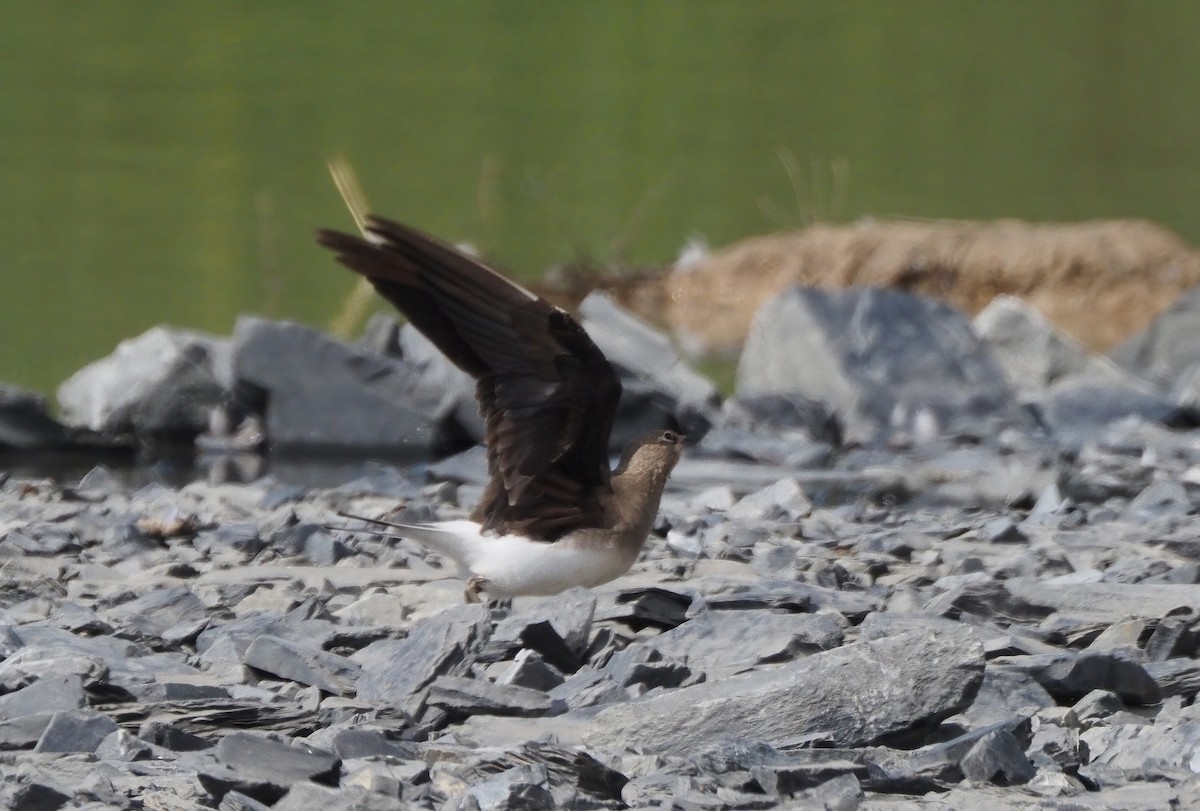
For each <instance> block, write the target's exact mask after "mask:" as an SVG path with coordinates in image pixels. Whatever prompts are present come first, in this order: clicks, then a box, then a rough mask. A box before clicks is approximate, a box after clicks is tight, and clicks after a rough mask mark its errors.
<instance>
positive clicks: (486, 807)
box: [458, 765, 558, 811]
mask: <svg viewBox="0 0 1200 811" xmlns="http://www.w3.org/2000/svg"><path fill="white" fill-rule="evenodd" d="M547 783H548V778H547V776H546V770H545V769H544V768H542V767H540V766H537V765H529V766H514V767H513V768H511V769H508V770H506V771H503V772H501V773H500V774H497V775H494V776H492V777H489V778H487V779H486V780H484V781H483V782H481V783H478V784H476V785H474V786H472V787H471V788H470V790H469V791H467V792H466V794H465V795H463V796H462V797H461V798H460V799H459V801H458V803H459V804H458V807H459V808H478V809H480V811H525V810H526V809H528V811H538V809H545V811H551V810H552V809H554V808H556V807H558V806H557V805H556V803H555V802H554V795H552V794H551V793H550V790H549V789H548V788H547Z"/></svg>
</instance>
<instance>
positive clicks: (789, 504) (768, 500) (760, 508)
mask: <svg viewBox="0 0 1200 811" xmlns="http://www.w3.org/2000/svg"><path fill="white" fill-rule="evenodd" d="M810 512H812V502H811V501H809V500H808V496H807V495H805V493H804V488H803V487H801V486H800V483H799V482H797V481H796V480H795V479H780V480H779V481H777V482H775V483H774V484H772V485H769V486H768V487H764V488H763V489H762V490H758V491H756V492H754V493H750V494H749V495H747V496H744V497H743V498H742V499H741V500H739V501H738V503H737V504H734V505H733V506H732V507H730V508H729V510H727V511H726V515H727V516H728V517H729V519H730V520H732V521H796V520H798V519H800V518H803V517H804V516H806V515H808V514H809V513H810Z"/></svg>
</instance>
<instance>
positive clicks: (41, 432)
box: [0, 383, 68, 450]
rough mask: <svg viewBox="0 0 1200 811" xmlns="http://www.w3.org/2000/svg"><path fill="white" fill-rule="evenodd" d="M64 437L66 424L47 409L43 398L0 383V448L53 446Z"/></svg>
mask: <svg viewBox="0 0 1200 811" xmlns="http://www.w3.org/2000/svg"><path fill="white" fill-rule="evenodd" d="M67 440H68V432H67V429H66V427H65V426H63V425H62V423H60V422H59V421H58V420H56V419H54V418H53V417H51V416H50V414H49V412H47V410H46V398H45V397H42V396H41V395H40V394H34V393H33V392H31V391H25V390H24V389H19V388H17V387H16V386H10V385H8V384H6V383H0V449H3V448H20V449H23V450H34V449H47V448H57V447H59V446H61V445H64V444H65V443H66V442H67Z"/></svg>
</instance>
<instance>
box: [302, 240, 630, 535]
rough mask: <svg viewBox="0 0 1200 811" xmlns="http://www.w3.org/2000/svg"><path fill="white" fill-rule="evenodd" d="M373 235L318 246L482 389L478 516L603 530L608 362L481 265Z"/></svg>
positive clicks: (617, 387) (579, 333) (615, 384)
mask: <svg viewBox="0 0 1200 811" xmlns="http://www.w3.org/2000/svg"><path fill="white" fill-rule="evenodd" d="M367 230H368V232H369V234H370V239H363V238H360V237H357V236H351V235H349V234H343V233H339V232H336V231H321V232H320V234H319V237H318V239H319V241H320V243H321V244H322V245H324V246H326V247H328V248H330V249H332V250H333V251H335V252H336V253H337V254H338V260H339V261H340V262H341V263H342V264H344V265H346V266H347V267H349V268H350V269H352V270H354V271H356V272H358V273H360V274H362V275H363V276H365V277H366V278H367V279H369V280H370V282H371V284H372V285H374V287H375V289H376V290H377V291H378V292H379V294H380V295H382V296H383V297H384V298H386V299H387V300H388V301H390V302H391V303H392V304H394V305H395V306H396V308H397V309H399V310H400V311H401V312H402V313H404V315H405V316H407V317H408V320H409V321H410V322H411V323H412V324H413V326H415V327H416V328H417V329H419V330H420V331H421V332H422V333H424V334H425V336H426V337H428V338H429V340H431V341H432V342H433V343H434V344H435V345H436V346H437V347H438V348H439V349H440V350H441V351H442V352H443V354H445V355H446V357H448V358H449V359H450V360H451V361H452V362H453V363H454V364H455V365H456V366H458V367H459V368H460V369H462V370H464V371H465V372H467V373H468V374H470V375H471V376H472V377H474V378H475V379H476V381H477V384H476V390H475V394H476V399H478V401H479V407H480V413H481V414H482V415H483V418H484V421H485V426H486V434H485V441H486V442H487V448H488V467H489V473H490V475H491V479H490V481H489V483H488V486H487V488H486V490H485V491H484V496H483V499H482V500H481V501H480V503H479V506H478V507H477V508H476V510H475V513H474V514H473V516H472V517H473V518H474V519H475V520H477V521H479V522H480V523H481V524H483V526H484V529H486V530H491V531H496V532H502V533H503V532H519V533H522V534H526V535H529V536H530V537H533V538H538V539H540V540H546V541H553V540H555V539H557V538H558V537H560V536H561V535H563V534H565V533H566V532H569V531H570V530H572V529H575V528H577V527H584V526H597V525H598V524H599V523H600V521H601V520H602V518H603V508H602V505H601V498H602V495H603V493H604V492H606V491H607V489H608V485H609V467H608V438H609V434H610V433H611V431H612V422H613V415H614V413H615V411H616V407H617V401H618V400H619V399H620V395H621V384H620V382H619V381H618V380H617V376H616V373H615V372H614V371H613V369H612V366H611V365H610V364H609V363H608V360H607V359H606V358H605V357H604V355H603V354H602V353H601V352H600V350H599V349H598V348H597V347H596V345H595V344H594V343H593V342H592V340H591V339H590V338H589V337H588V336H587V333H585V332H584V331H583V328H582V327H580V326H579V324H578V322H576V321H575V320H574V319H573V318H571V316H569V315H568V314H567V313H565V312H564V311H562V310H561V309H559V308H557V307H554V306H553V305H551V304H550V303H549V302H547V301H545V300H544V299H542V298H539V297H537V296H534V295H533V294H532V293H530V292H528V291H527V290H525V289H524V288H522V287H520V286H519V285H517V284H515V283H513V282H511V281H509V280H508V279H506V278H504V277H503V276H501V275H500V274H498V273H496V272H495V271H494V270H492V269H491V268H489V267H487V266H486V265H484V264H483V263H481V262H479V261H477V260H475V259H473V258H471V257H469V256H466V255H465V254H463V253H461V252H460V251H458V250H456V249H454V248H453V247H451V246H449V245H447V244H445V243H443V242H441V241H439V240H437V239H434V238H433V237H430V236H428V235H426V234H423V233H421V232H420V231H417V230H415V229H412V228H409V227H408V226H405V225H401V224H399V223H396V222H392V221H390V220H385V219H383V218H379V217H371V218H369V220H368V226H367Z"/></svg>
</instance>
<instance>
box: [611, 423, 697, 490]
mask: <svg viewBox="0 0 1200 811" xmlns="http://www.w3.org/2000/svg"><path fill="white" fill-rule="evenodd" d="M683 440H684V436H683V435H682V434H680V433H678V432H676V431H670V430H664V431H651V432H650V433H648V434H643V435H642V436H641V437H639V438H638V439H636V440H634V441H633V442H632V443H630V445H629V446H628V447H627V448H626V449H625V453H624V454H623V458H622V459H621V464H620V466H619V467H618V468H617V472H618V473H622V472H625V471H629V472H631V473H635V474H638V475H641V476H648V477H650V478H651V479H653V480H658V481H666V479H667V476H669V475H670V474H671V471H672V470H673V469H674V467H675V463H676V462H678V461H679V456H680V455H681V454H682V453H683Z"/></svg>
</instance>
